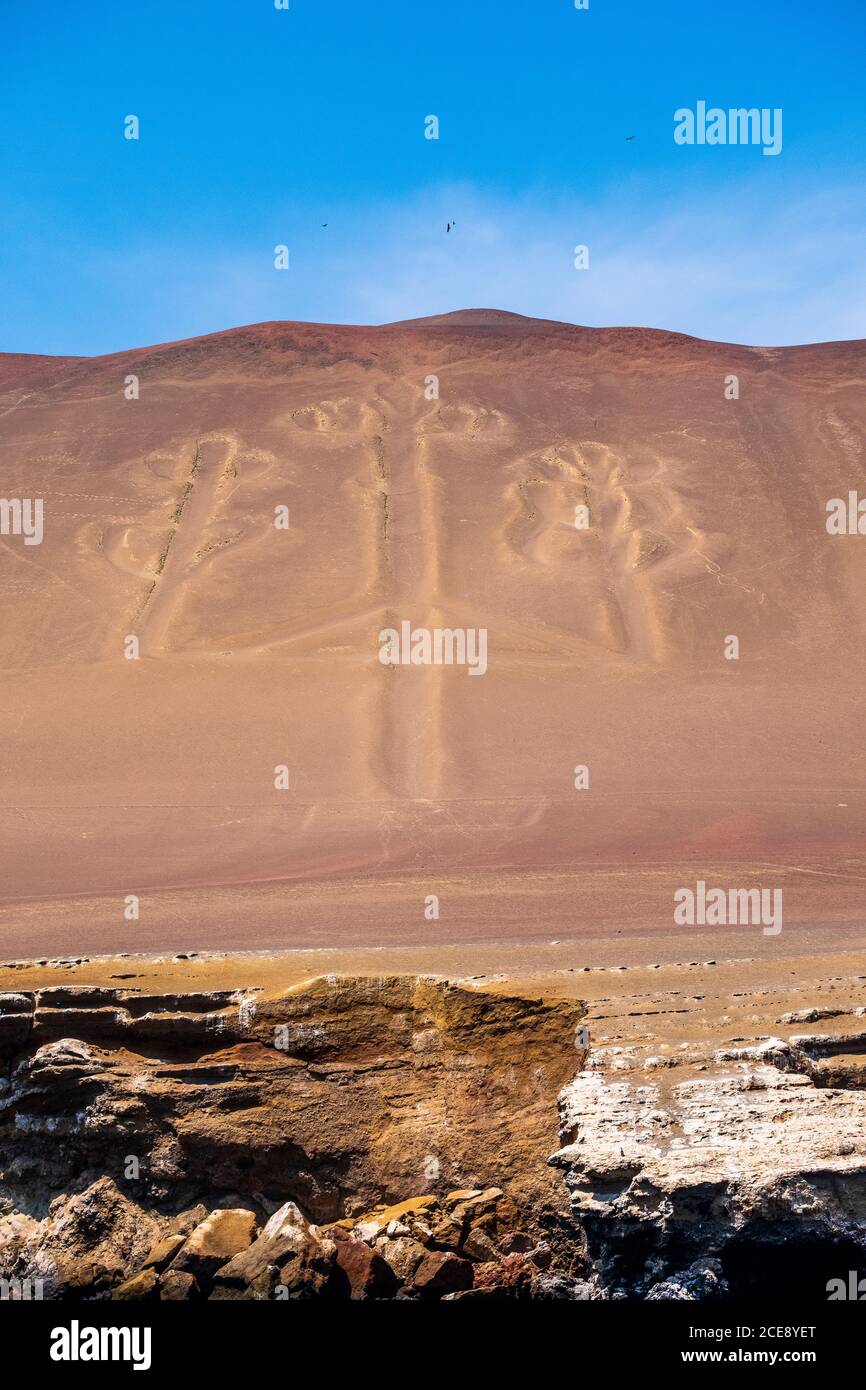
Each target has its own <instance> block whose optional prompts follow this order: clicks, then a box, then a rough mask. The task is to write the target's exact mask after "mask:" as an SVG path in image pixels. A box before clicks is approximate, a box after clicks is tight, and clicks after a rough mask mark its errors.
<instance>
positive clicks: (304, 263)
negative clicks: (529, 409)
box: [0, 0, 866, 353]
mask: <svg viewBox="0 0 866 1390" xmlns="http://www.w3.org/2000/svg"><path fill="white" fill-rule="evenodd" d="M864 60H866V3H864V0H814V3H813V0H716V3H712V0H685V2H684V3H673V2H672V0H671V2H669V0H655V2H654V0H590V4H589V8H588V9H587V10H577V9H575V6H574V0H426V3H422V2H421V0H290V7H289V9H288V10H287V11H282V10H277V9H276V8H275V6H274V0H74V3H70V0H2V3H0V75H2V81H0V141H2V145H0V179H2V185H0V186H2V201H0V350H5V351H21V352H49V353H78V352H81V353H98V352H108V351H112V350H116V349H119V348H122V347H131V346H138V345H142V344H144V343H149V342H161V341H167V340H170V339H175V338H181V337H188V336H191V335H194V334H198V333H205V332H210V331H213V330H217V329H221V328H228V327H232V326H235V325H237V324H242V323H251V322H257V321H260V320H263V319H305V320H318V321H330V322H352V323H378V322H383V321H387V320H390V319H395V318H408V317H414V316H419V315H423V314H432V313H442V312H445V311H447V310H450V309H457V308H469V307H476V306H485V307H496V308H504V309H511V310H515V311H517V312H520V313H526V314H536V315H539V316H542V317H553V318H561V319H566V320H570V321H573V322H577V323H586V324H641V325H648V326H651V327H659V328H671V329H676V330H679V331H682V332H688V333H694V334H697V335H699V336H702V337H711V338H721V339H728V340H735V341H741V342H750V343H762V344H774V343H791V342H806V341H817V340H823V339H829V338H852V337H864V336H866V326H864V325H866V276H864V251H866V238H864V231H866V183H864V171H866V155H864V148H866V145H864V136H866V116H864V106H866V102H864V89H866V79H864V71H866V61H864ZM700 100H704V101H706V102H707V104H708V105H709V106H711V107H712V106H718V107H722V108H729V107H741V106H746V107H751V106H755V107H759V108H762V107H767V108H771V109H774V108H781V110H782V113H783V125H782V131H783V144H782V150H781V152H780V153H779V154H778V155H776V156H766V155H764V154H763V153H762V149H761V148H760V146H752V145H747V146H742V145H725V146H709V145H703V146H698V145H694V146H687V145H677V144H676V143H675V142H674V139H673V132H674V112H675V110H676V109H678V108H680V107H685V106H689V107H692V108H694V107H695V106H696V103H697V102H698V101H700ZM130 114H134V115H137V116H138V117H139V119H140V139H139V140H138V141H131V140H126V139H125V138H124V133H123V129H124V118H125V117H126V116H127V115H130ZM431 114H435V115H437V116H438V118H439V121H440V138H439V139H438V140H435V141H434V140H427V139H425V138H424V119H425V117H426V116H428V115H431ZM629 136H633V137H634V138H633V139H628V138H627V137H629ZM448 221H453V222H455V224H456V225H455V226H454V228H453V230H452V231H451V232H450V233H447V232H446V230H445V228H446V224H447V222H448ZM323 223H327V224H328V225H327V226H326V227H324V226H322V224H323ZM278 244H285V245H287V246H288V247H289V248H290V269H289V270H288V271H277V270H275V269H274V247H275V246H276V245H278ZM578 244H585V245H587V246H588V247H589V269H588V270H577V269H575V266H574V247H575V246H576V245H578Z"/></svg>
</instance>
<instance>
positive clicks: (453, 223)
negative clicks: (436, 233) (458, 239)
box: [445, 222, 457, 232]
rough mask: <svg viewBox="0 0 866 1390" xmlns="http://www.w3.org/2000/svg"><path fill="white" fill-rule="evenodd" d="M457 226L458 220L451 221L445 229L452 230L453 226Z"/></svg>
mask: <svg viewBox="0 0 866 1390" xmlns="http://www.w3.org/2000/svg"><path fill="white" fill-rule="evenodd" d="M456 226H457V223H456V222H449V223H448V226H447V227H446V228H445V230H446V232H450V231H451V228H452V227H456Z"/></svg>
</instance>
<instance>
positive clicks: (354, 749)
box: [0, 310, 866, 955]
mask: <svg viewBox="0 0 866 1390" xmlns="http://www.w3.org/2000/svg"><path fill="white" fill-rule="evenodd" d="M732 376H735V377H737V379H738V388H739V396H738V398H736V399H729V398H727V396H726V386H727V388H728V393H729V394H730V382H729V379H730V378H731V377H732ZM864 378H866V344H864V343H863V342H846V343H828V344H820V345H813V346H804V347H795V348H778V349H767V348H750V347H742V346H736V345H730V344H720V343H710V342H703V341H700V340H697V339H693V338H686V337H683V336H680V335H677V334H673V333H665V332H656V331H652V330H643V329H589V328H580V327H575V326H572V325H568V324H561V323H553V322H549V321H540V320H532V319H525V318H523V317H522V316H520V315H513V314H506V313H501V312H498V311H492V310H467V311H462V312H459V313H455V314H447V315H441V316H436V317H434V318H428V319H419V320H411V321H409V322H406V323H398V324H387V325H383V326H381V327H350V326H339V325H316V324H301V323H267V324H260V325H255V326H252V327H248V328H238V329H231V330H228V331H226V332H222V333H217V334H213V335H210V336H208V337H204V338H197V339H191V340H188V341H185V342H180V343H169V344H163V345H157V346H152V347H147V348H142V349H135V350H130V351H126V352H121V353H114V354H111V355H108V356H105V357H99V358H82V357H69V358H45V357H27V356H21V355H15V354H8V355H5V356H0V496H2V497H4V498H7V499H15V498H20V499H24V498H31V499H34V498H41V499H43V503H44V537H43V540H42V543H41V544H40V545H26V544H25V543H24V538H23V537H22V536H21V535H15V534H5V535H3V536H2V537H0V582H2V591H3V616H4V621H3V623H2V625H0V712H2V718H3V729H4V737H3V745H4V747H3V752H4V757H3V762H4V779H3V782H4V798H3V805H2V810H0V825H2V831H3V836H4V843H5V845H6V849H7V853H6V856H5V865H4V873H3V876H2V884H0V892H2V904H3V907H2V912H0V942H5V943H6V948H8V949H4V952H3V953H4V954H13V953H16V952H17V953H23V952H24V951H25V949H26V953H27V954H31V955H32V954H33V951H34V949H35V950H41V951H44V952H46V953H50V952H51V951H53V950H57V949H69V948H75V949H79V950H84V949H88V950H94V949H99V948H100V947H101V946H106V948H108V947H109V946H110V948H111V949H130V950H136V949H143V943H146V944H147V945H153V946H156V947H157V948H162V947H163V946H166V945H170V944H171V945H176V944H178V943H177V936H178V930H179V929H180V926H181V925H182V927H183V931H184V933H185V935H184V938H183V940H184V942H189V944H195V945H200V946H214V945H220V944H228V943H230V944H231V945H233V946H235V947H239V946H247V947H250V948H254V947H256V946H263V947H265V946H273V945H275V944H280V945H285V946H294V945H304V944H319V943H325V944H327V943H329V942H330V941H332V940H334V939H343V940H353V941H354V940H362V941H364V942H366V943H368V944H376V943H377V942H380V941H381V942H386V941H397V940H404V939H405V940H409V939H425V940H436V939H437V936H438V937H441V938H442V939H453V938H455V937H461V936H463V935H468V936H469V937H472V936H475V937H483V936H489V935H495V934H496V933H497V932H498V933H499V934H500V935H502V936H507V937H510V938H512V939H513V938H515V937H519V936H521V935H522V934H525V935H532V934H533V933H535V932H543V933H545V934H546V935H548V936H550V935H554V936H567V935H575V934H576V935H580V933H581V932H585V931H597V930H605V931H611V932H615V931H616V930H619V929H620V926H621V925H625V924H627V925H628V928H629V930H631V931H633V932H636V933H638V934H640V933H642V932H653V931H656V932H658V931H661V930H667V931H671V930H672V926H671V909H670V903H671V894H672V892H673V889H674V888H675V887H676V886H677V885H679V884H681V883H684V882H685V883H689V882H694V880H695V878H696V877H698V876H700V875H702V874H703V875H704V876H707V875H708V874H709V875H712V874H715V876H716V879H717V880H718V879H719V876H720V875H721V876H722V879H721V880H720V881H724V882H725V883H728V882H730V883H733V884H737V885H741V886H744V887H748V886H750V885H751V884H752V883H753V882H755V883H758V882H760V883H764V884H776V883H778V884H781V883H782V882H783V881H784V884H785V885H786V896H787V902H786V924H789V925H790V927H791V928H792V929H794V928H796V927H797V926H798V925H799V928H801V929H802V930H803V931H813V930H816V929H819V928H821V927H828V926H832V927H834V929H839V930H848V929H851V930H854V928H855V927H856V924H857V923H858V921H859V914H860V911H861V909H860V885H861V884H862V882H863V879H864V877H866V859H864V854H863V831H864V816H863V811H864V758H863V752H862V738H861V737H860V730H862V727H863V710H864V700H863V684H864V653H866V622H864V606H863V594H864V591H866V537H861V536H856V535H849V536H831V535H828V534H827V531H826V528H825V520H826V510H825V509H826V503H827V501H828V500H829V499H831V498H834V497H841V498H847V496H848V493H849V491H851V490H857V489H858V488H859V489H860V490H861V491H862V492H864V493H866V478H864V471H866V470H864V455H863V446H864V438H866V393H864V389H863V388H864ZM136 391H137V396H138V398H137V399H135V398H129V396H130V394H132V395H133V396H134V395H135V393H136ZM437 392H438V395H437ZM582 507H585V508H586V513H585V514H584V515H585V516H586V517H587V518H588V522H587V525H586V527H585V528H584V529H579V528H578V527H577V526H576V525H575V519H576V517H577V516H578V512H576V509H579V508H582ZM279 509H287V517H288V524H287V526H286V527H285V528H284V529H283V528H281V527H279V526H277V525H275V520H276V518H277V516H278V511H279ZM283 515H285V513H283ZM403 622H409V623H410V624H411V625H412V628H413V629H416V628H424V629H427V630H429V631H434V630H436V629H440V630H441V629H464V630H467V631H474V632H477V631H478V630H479V629H484V630H486V633H487V661H486V670H485V672H484V673H483V675H479V677H478V678H474V679H473V678H472V677H471V676H470V675H469V671H468V669H467V667H466V666H465V665H464V666H460V665H453V666H445V665H441V666H436V665H420V666H413V665H405V666H404V665H399V666H394V665H390V666H389V665H383V664H382V662H381V661H380V659H379V657H380V633H381V632H382V631H383V630H385V629H395V630H400V628H401V624H402V623H403ZM130 636H132V637H135V638H136V639H137V641H138V645H139V658H138V659H137V660H135V659H133V660H130V659H127V655H126V652H127V650H128V642H127V639H128V638H129V637H130ZM731 636H735V637H736V638H737V639H738V642H739V659H737V660H728V659H726V657H725V648H726V642H727V640H728V639H729V637H731ZM578 765H584V766H586V767H587V768H588V769H589V787H588V788H587V789H586V790H580V791H579V790H576V789H575V786H574V780H575V767H576V766H578ZM282 766H285V767H286V768H287V769H288V773H287V780H288V787H287V788H285V789H278V788H277V787H276V786H275V768H277V767H282ZM635 870H637V872H635ZM341 885H343V886H342V887H341ZM131 894H134V895H140V897H141V902H142V907H141V917H140V920H138V921H136V920H127V919H126V918H125V916H124V902H125V899H126V897H127V895H131ZM429 895H437V896H439V897H440V900H441V908H440V917H439V918H438V919H437V918H435V917H432V918H431V917H429V916H427V917H425V902H426V899H427V898H428V896H429ZM736 930H738V931H741V932H742V931H746V932H747V933H748V936H749V940H750V942H751V941H753V940H754V936H755V932H754V929H753V928H745V929H744V928H737V929H736Z"/></svg>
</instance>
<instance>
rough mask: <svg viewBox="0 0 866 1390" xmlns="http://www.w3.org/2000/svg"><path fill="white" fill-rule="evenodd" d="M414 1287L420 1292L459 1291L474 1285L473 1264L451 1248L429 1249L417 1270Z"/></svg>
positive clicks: (444, 1292) (435, 1293)
mask: <svg viewBox="0 0 866 1390" xmlns="http://www.w3.org/2000/svg"><path fill="white" fill-rule="evenodd" d="M412 1284H413V1287H414V1288H416V1289H417V1290H418V1292H419V1293H422V1294H426V1295H439V1296H441V1295H442V1294H446V1293H457V1292H459V1291H461V1290H463V1289H468V1288H471V1286H472V1265H471V1264H470V1263H469V1261H468V1260H463V1259H461V1258H460V1256H459V1255H454V1254H452V1253H451V1251H450V1250H429V1251H428V1252H427V1254H426V1255H425V1256H424V1258H423V1260H422V1261H421V1263H420V1264H419V1266H418V1268H417V1269H416V1271H415V1275H414V1278H413V1280H412Z"/></svg>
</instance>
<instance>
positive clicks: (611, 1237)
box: [551, 1016, 866, 1299]
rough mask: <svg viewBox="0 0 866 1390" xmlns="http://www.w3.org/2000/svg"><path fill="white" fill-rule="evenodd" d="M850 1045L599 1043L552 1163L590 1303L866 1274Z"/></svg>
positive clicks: (795, 1287) (865, 1104)
mask: <svg viewBox="0 0 866 1390" xmlns="http://www.w3.org/2000/svg"><path fill="white" fill-rule="evenodd" d="M795 1017H796V1016H795ZM864 1050H866V1034H862V1033H860V1034H856V1035H851V1034H844V1033H843V1034H839V1035H836V1036H833V1037H830V1036H823V1035H814V1036H809V1035H802V1036H796V1037H793V1038H790V1039H788V1040H784V1039H781V1038H772V1037H771V1038H766V1039H764V1040H762V1041H761V1042H758V1043H754V1044H752V1045H746V1046H740V1047H728V1048H721V1049H717V1050H716V1051H715V1052H706V1051H702V1050H701V1048H700V1047H699V1046H693V1047H689V1048H684V1049H683V1051H681V1052H680V1053H679V1054H676V1053H674V1054H668V1055H667V1056H661V1055H658V1054H653V1053H652V1052H651V1050H650V1049H649V1048H647V1047H640V1046H632V1047H621V1046H620V1047H607V1048H601V1049H599V1050H597V1051H596V1052H595V1053H594V1054H593V1056H592V1058H591V1059H590V1061H589V1064H588V1066H587V1068H586V1069H585V1070H584V1071H583V1072H581V1074H580V1075H579V1076H577V1077H576V1078H575V1079H574V1080H573V1081H572V1082H570V1083H569V1084H568V1085H567V1086H566V1087H565V1088H564V1090H563V1093H562V1096H561V1102H560V1104H561V1130H562V1137H563V1140H564V1144H563V1147H562V1148H561V1149H560V1150H559V1151H558V1153H556V1154H555V1155H553V1157H552V1159H551V1163H553V1164H554V1165H555V1166H556V1167H558V1168H560V1169H561V1170H563V1172H564V1175H565V1180H566V1182H567V1184H568V1187H569V1190H570V1192H571V1197H572V1208H573V1213H574V1217H575V1222H576V1224H579V1225H580V1227H581V1229H582V1230H583V1232H584V1235H585V1238H586V1242H587V1255H588V1257H589V1260H590V1261H591V1264H592V1269H593V1275H592V1288H593V1296H597V1297H605V1298H609V1297H639V1298H651V1299H662V1298H678V1299H682V1298H693V1299H702V1298H712V1297H719V1296H725V1295H728V1294H731V1295H738V1296H747V1297H748V1296H752V1297H761V1298H766V1297H785V1296H790V1297H800V1298H810V1297H811V1298H826V1296H827V1295H826V1285H827V1281H828V1280H829V1279H831V1278H838V1277H843V1278H844V1277H845V1276H846V1275H847V1272H848V1270H849V1269H858V1268H859V1269H860V1270H864V1269H866V1090H864V1089H861V1087H862V1086H863V1083H864V1075H863V1072H862V1070H861V1066H860V1063H861V1060H862V1053H863V1052H864Z"/></svg>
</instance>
